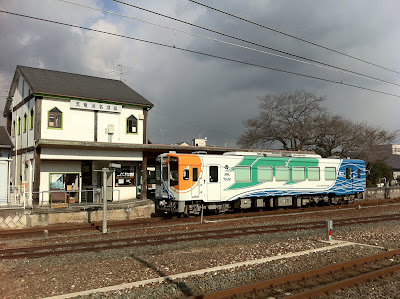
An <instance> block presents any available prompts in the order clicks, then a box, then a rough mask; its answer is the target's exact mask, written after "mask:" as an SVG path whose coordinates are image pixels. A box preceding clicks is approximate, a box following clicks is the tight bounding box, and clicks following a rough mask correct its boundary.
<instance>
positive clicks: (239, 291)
mask: <svg viewBox="0 0 400 299" xmlns="http://www.w3.org/2000/svg"><path fill="white" fill-rule="evenodd" d="M396 255H400V249H397V250H393V251H388V252H384V253H380V254H377V255H372V256H367V257H364V258H360V259H356V260H351V261H348V262H344V263H340V264H335V265H331V266H326V267H322V268H318V269H313V270H310V271H305V272H300V273H296V274H293V275H288V276H283V277H278V278H274V279H269V280H264V281H260V282H256V283H250V284H246V285H241V286H238V287H234V288H229V289H225V290H220V291H215V292H209V293H206V294H202V295H196V296H192V297H189V298H190V299H209V298H210V299H211V298H212V299H223V298H229V297H234V296H236V295H243V294H248V293H252V292H255V291H259V290H264V289H268V288H272V287H276V286H280V285H283V284H286V283H291V282H296V281H300V280H304V279H309V278H313V277H317V276H319V275H324V274H328V273H331V272H336V271H339V270H344V269H349V268H352V267H354V266H359V265H363V264H366V263H371V262H375V261H379V260H383V259H387V258H392V257H393V256H396ZM398 267H400V265H395V266H393V267H388V268H385V269H382V270H378V271H374V272H370V273H367V274H364V275H359V276H357V277H359V278H358V279H359V282H362V281H366V280H368V279H372V278H373V277H376V276H375V275H377V276H378V277H379V275H385V274H384V273H386V274H387V273H392V272H393V271H398V270H399V268H398ZM379 271H382V272H380V273H382V274H377V273H378V272H379ZM375 272H376V273H375ZM362 276H364V278H361V277H362ZM354 279H355V280H354V281H353V282H351V283H350V281H351V278H350V279H346V280H343V281H340V282H336V283H332V284H330V285H327V286H324V287H321V288H318V289H314V291H315V294H316V295H315V296H318V295H324V294H326V292H330V291H331V290H337V289H339V288H342V287H346V286H347V285H349V286H352V285H354V284H356V283H357V280H356V277H354ZM363 279H365V280H363ZM329 286H330V287H329ZM310 292H311V291H310ZM306 293H307V292H303V293H301V294H296V295H294V296H292V297H290V298H309V297H312V296H314V294H311V293H310V295H308V294H306ZM296 296H298V297H296Z"/></svg>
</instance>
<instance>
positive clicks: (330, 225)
mask: <svg viewBox="0 0 400 299" xmlns="http://www.w3.org/2000/svg"><path fill="white" fill-rule="evenodd" d="M332 230H333V220H326V240H327V241H329V242H331V241H332Z"/></svg>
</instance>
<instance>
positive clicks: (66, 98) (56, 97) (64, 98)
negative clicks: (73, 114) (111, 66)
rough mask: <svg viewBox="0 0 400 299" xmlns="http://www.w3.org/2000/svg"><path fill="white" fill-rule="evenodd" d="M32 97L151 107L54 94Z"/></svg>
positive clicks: (35, 94) (40, 94) (37, 94)
mask: <svg viewBox="0 0 400 299" xmlns="http://www.w3.org/2000/svg"><path fill="white" fill-rule="evenodd" d="M33 95H34V96H35V97H46V98H55V99H62V100H81V101H87V102H95V103H98V102H101V103H105V104H112V105H121V106H130V107H138V108H143V107H152V106H150V105H140V104H129V103H121V102H110V101H104V100H98V99H87V98H80V97H67V96H60V95H54V94H48V93H34V94H33Z"/></svg>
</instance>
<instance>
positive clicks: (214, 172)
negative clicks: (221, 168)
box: [210, 166, 218, 183]
mask: <svg viewBox="0 0 400 299" xmlns="http://www.w3.org/2000/svg"><path fill="white" fill-rule="evenodd" d="M210 182H211V183H216V182H218V166H210Z"/></svg>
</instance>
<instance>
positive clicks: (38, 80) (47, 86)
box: [17, 65, 153, 107]
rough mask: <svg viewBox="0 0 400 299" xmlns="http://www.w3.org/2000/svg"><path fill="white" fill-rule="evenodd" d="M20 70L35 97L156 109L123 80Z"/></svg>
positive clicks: (38, 70)
mask: <svg viewBox="0 0 400 299" xmlns="http://www.w3.org/2000/svg"><path fill="white" fill-rule="evenodd" d="M17 70H19V72H20V73H21V75H22V76H23V77H24V79H25V80H26V81H27V82H28V84H29V86H30V87H31V89H32V93H35V94H38V93H39V94H49V95H57V96H65V97H76V98H83V99H93V100H103V101H109V102H115V103H120V104H124V103H126V104H137V105H141V106H148V107H153V104H152V103H151V102H149V101H148V100H146V99H145V98H144V97H143V96H141V95H140V94H138V93H137V92H136V91H134V90H133V89H131V88H130V87H129V86H127V85H126V84H125V83H123V82H121V81H119V80H112V79H106V78H99V77H92V76H85V75H79V74H72V73H66V72H60V71H52V70H46V69H39V68H33V67H27V66H20V65H19V66H17Z"/></svg>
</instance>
